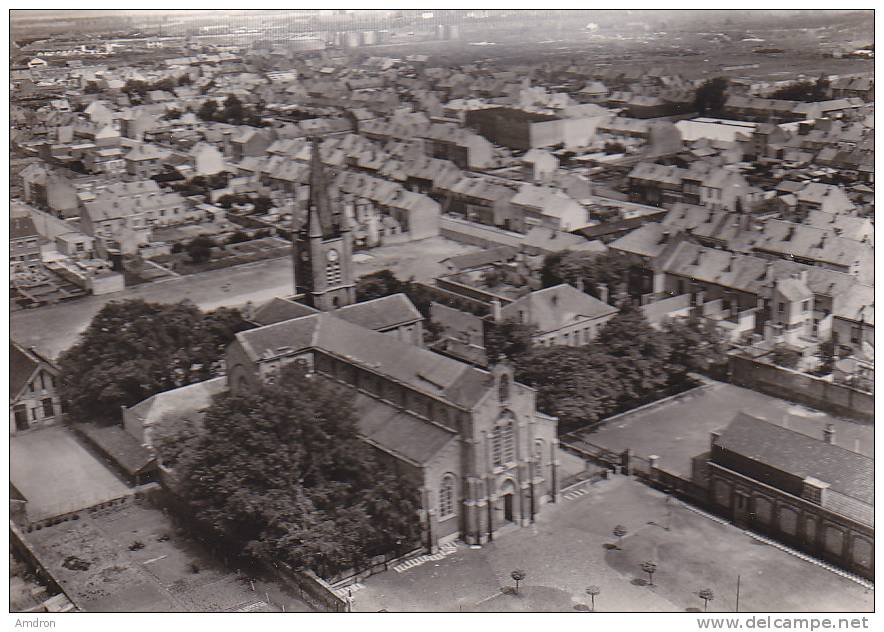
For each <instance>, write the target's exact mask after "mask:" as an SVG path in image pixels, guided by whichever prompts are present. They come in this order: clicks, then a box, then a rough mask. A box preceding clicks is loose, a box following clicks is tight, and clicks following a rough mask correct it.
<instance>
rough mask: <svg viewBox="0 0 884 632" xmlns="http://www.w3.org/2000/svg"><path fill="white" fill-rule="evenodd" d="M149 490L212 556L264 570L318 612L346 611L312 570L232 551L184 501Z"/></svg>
mask: <svg viewBox="0 0 884 632" xmlns="http://www.w3.org/2000/svg"><path fill="white" fill-rule="evenodd" d="M168 476H169V473H168V472H166V471H164V470H162V469H161V471H160V479H161V481H164V482H166V481H168V480H169V479H168ZM151 490H152V491H151V493H150V494H149V495H148V497H149V498H150V500H151V502H152V503H153V504H154V505H155V506H158V507H161V508H163V509H165V510H167V511H169V512H170V513H171V514H172V515H173V516H174V517H175V518H176V519H178V520H179V521H180V522H181V523H182V524H183V525H184V526H185V527H186V528H187V529H188V530H190V531H192V532H193V533H194V535H196V536H197V539H199V540H203V541H206V542H211V543H212V544H211V545H210V548H212V549H213V553H214V547H220V548H222V549H224V550H226V551H227V554H229V555H231V557H234V558H237V559H238V561H239V562H240V563H242V564H243V565H244V566H246V567H248V566H252V567H255V568H258V569H261V570H263V571H265V572H266V573H268V574H269V575H271V576H272V577H273V578H274V579H276V580H278V581H280V582H281V583H283V584H285V585H286V586H287V587H289V588H290V589H292V590H293V591H294V592H295V593H296V594H297V595H298V597H299V598H300V599H302V600H303V601H304V602H305V603H306V604H307V605H309V606H310V607H311V608H313V609H315V610H317V611H319V612H347V611H348V607H349V603H348V602H347V600H345V599H343V598H341V597H339V596H338V595H337V594H336V593H335V592H334V590H333V589H332V587H331V586H330V585H329V584H328V582H326V581H324V580H323V579H322V578H321V577H319V576H317V575H316V574H315V573H313V572H312V571H310V570H306V571H299V570H294V569H292V568H291V567H290V566H289V565H288V564H286V563H285V562H277V563H274V564H270V563H268V562H263V561H260V560H256V559H254V558H250V557H247V556H245V555H242V554H240V553H237V552H235V551H236V550H237V549H238V547H237V546H235V545H233V544H231V543H229V542H225V541H223V540H222V538H220V537H219V536H218V534H217V533H216V532H214V531H212V530H211V529H209V528H208V527H207V526H206V524H205V523H204V522H202V521H201V520H200V519H199V518H198V517H197V516H196V515H194V514H193V513H192V512H191V510H190V507H189V506H188V505H187V503H186V502H185V501H183V500H182V499H181V498H180V497H179V496H177V495H176V494H175V493H174V492H173V491H172V490H170V489H169V488H168V487H165V486H162V485H157V484H154V485H153V486H151Z"/></svg>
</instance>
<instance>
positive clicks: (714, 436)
mask: <svg viewBox="0 0 884 632" xmlns="http://www.w3.org/2000/svg"><path fill="white" fill-rule="evenodd" d="M709 435H710V438H709V449H712V448H713V447H714V446H716V445H718V438H719V437H720V436H721V433H720V432H710V433H709Z"/></svg>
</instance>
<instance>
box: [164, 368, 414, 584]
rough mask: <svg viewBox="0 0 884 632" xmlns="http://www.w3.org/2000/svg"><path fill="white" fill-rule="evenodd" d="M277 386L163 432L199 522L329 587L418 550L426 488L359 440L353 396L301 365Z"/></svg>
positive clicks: (222, 403) (226, 399) (227, 401)
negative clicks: (382, 558)
mask: <svg viewBox="0 0 884 632" xmlns="http://www.w3.org/2000/svg"><path fill="white" fill-rule="evenodd" d="M275 378H276V379H275V380H274V381H273V383H272V384H268V385H265V386H262V387H260V388H258V389H257V390H255V391H254V392H253V393H249V394H246V395H236V396H234V395H230V394H225V395H222V396H221V397H219V398H217V399H216V401H215V402H214V404H213V405H212V406H211V407H210V408H209V409H208V410H207V411H206V414H205V417H204V419H203V421H202V424H201V426H202V427H201V428H197V429H195V427H194V426H190V427H183V428H181V429H180V431H178V432H175V431H168V430H167V431H165V433H162V434H161V438H160V440H159V444H158V447H159V450H160V454H161V455H162V457H163V460H164V462H166V463H169V461H170V460H171V462H172V463H174V467H175V470H176V474H180V476H178V478H179V479H180V480H181V481H182V486H183V488H182V489H181V490H180V491H181V493H182V494H183V495H184V497H185V498H186V499H187V500H188V502H189V503H190V505H191V507H193V508H194V510H195V512H196V514H197V515H198V516H199V517H200V518H201V519H202V520H203V521H204V522H205V523H206V524H207V525H208V526H210V527H211V528H213V529H214V530H216V531H217V532H218V533H219V534H220V535H223V536H225V539H227V540H228V541H232V542H233V543H235V544H237V545H239V546H241V547H242V549H243V550H244V551H246V552H247V553H249V554H251V555H255V556H258V557H260V558H263V559H266V560H268V561H271V562H275V561H285V562H287V563H289V564H291V565H292V566H293V567H295V568H298V569H302V568H309V569H312V570H314V571H315V572H317V573H318V574H319V575H321V576H326V577H328V576H330V575H332V574H334V573H336V572H338V571H340V570H343V569H347V568H352V567H359V566H361V565H362V563H363V562H364V561H365V560H366V559H368V558H369V557H371V556H373V555H378V554H381V553H385V552H388V551H394V550H396V549H400V550H401V549H402V548H403V547H405V546H409V545H413V544H415V543H416V542H417V541H418V540H419V537H420V524H419V521H418V513H417V510H418V507H419V503H418V494H417V489H416V487H415V486H414V485H412V484H410V483H409V482H408V481H406V480H405V479H404V478H400V477H397V476H396V475H395V474H393V473H392V472H391V470H390V468H388V467H384V466H382V465H381V464H380V463H379V462H378V460H377V457H376V453H374V452H373V451H372V449H371V448H370V447H369V446H368V445H367V444H366V443H364V442H363V441H362V440H360V439H359V438H358V430H357V427H356V421H355V419H356V414H355V412H354V410H353V407H352V404H351V401H352V398H350V397H348V396H345V394H344V393H342V392H341V391H340V388H339V387H337V386H334V385H332V384H331V382H327V381H325V380H324V379H323V378H321V377H318V376H315V375H314V376H309V377H308V375H307V373H306V371H305V369H304V367H303V365H301V364H300V363H295V364H290V365H288V366H286V367H284V368H283V369H282V370H281V371H280V372H279V373H278V374H277V375H276V376H275Z"/></svg>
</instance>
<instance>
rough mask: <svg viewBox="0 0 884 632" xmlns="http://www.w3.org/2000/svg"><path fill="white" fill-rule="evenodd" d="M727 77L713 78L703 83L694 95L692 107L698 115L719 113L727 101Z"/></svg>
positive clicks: (728, 82)
mask: <svg viewBox="0 0 884 632" xmlns="http://www.w3.org/2000/svg"><path fill="white" fill-rule="evenodd" d="M729 84H730V81H729V80H728V78H727V77H715V78H714V79H707V80H706V81H704V82H703V83H702V84H701V85H700V87H699V88H697V91H696V92H695V93H694V106H695V107H696V108H697V112H699V113H700V115H704V114H709V113H716V112H721V111H722V110H723V109H724V104H725V102H726V101H727V88H728V85H729Z"/></svg>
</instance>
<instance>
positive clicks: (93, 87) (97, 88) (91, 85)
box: [83, 81, 101, 94]
mask: <svg viewBox="0 0 884 632" xmlns="http://www.w3.org/2000/svg"><path fill="white" fill-rule="evenodd" d="M83 92H84V93H85V94H97V93H99V92H101V85H100V84H99V83H98V82H97V81H90V82H88V83H87V84H86V87H85V88H83Z"/></svg>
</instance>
